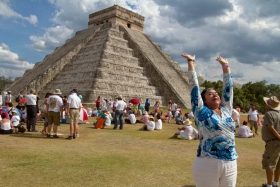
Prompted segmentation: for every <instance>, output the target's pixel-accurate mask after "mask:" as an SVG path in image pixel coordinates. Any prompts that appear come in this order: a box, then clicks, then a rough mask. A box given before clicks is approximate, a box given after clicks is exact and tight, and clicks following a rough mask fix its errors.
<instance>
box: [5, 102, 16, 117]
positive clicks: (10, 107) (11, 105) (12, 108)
mask: <svg viewBox="0 0 280 187" xmlns="http://www.w3.org/2000/svg"><path fill="white" fill-rule="evenodd" d="M13 110H14V105H13V103H8V108H7V110H6V112H8V114H9V119H11V118H12V116H13V113H12V112H13Z"/></svg>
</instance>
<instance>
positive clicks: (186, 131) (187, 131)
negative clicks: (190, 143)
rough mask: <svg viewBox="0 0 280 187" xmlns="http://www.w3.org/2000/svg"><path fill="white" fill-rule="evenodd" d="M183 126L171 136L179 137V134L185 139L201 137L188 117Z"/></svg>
mask: <svg viewBox="0 0 280 187" xmlns="http://www.w3.org/2000/svg"><path fill="white" fill-rule="evenodd" d="M184 124H185V125H184V126H183V127H179V128H178V130H177V132H176V133H175V134H174V135H173V136H171V138H177V137H178V136H179V135H180V136H181V138H182V139H184V140H193V139H194V140H197V139H199V135H198V131H197V130H196V129H195V128H193V126H192V125H191V124H192V122H191V121H190V120H189V119H186V120H185V122H184Z"/></svg>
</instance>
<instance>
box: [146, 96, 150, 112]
mask: <svg viewBox="0 0 280 187" xmlns="http://www.w3.org/2000/svg"><path fill="white" fill-rule="evenodd" d="M150 105H151V103H150V101H149V99H146V102H145V111H147V112H148V113H149V110H150Z"/></svg>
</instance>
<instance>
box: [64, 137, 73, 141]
mask: <svg viewBox="0 0 280 187" xmlns="http://www.w3.org/2000/svg"><path fill="white" fill-rule="evenodd" d="M65 139H67V140H73V136H68V137H67V138H65Z"/></svg>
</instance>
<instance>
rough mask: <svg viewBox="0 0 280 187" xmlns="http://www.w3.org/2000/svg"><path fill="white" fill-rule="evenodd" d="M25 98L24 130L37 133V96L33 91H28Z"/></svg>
mask: <svg viewBox="0 0 280 187" xmlns="http://www.w3.org/2000/svg"><path fill="white" fill-rule="evenodd" d="M25 98H26V114H27V116H26V128H27V131H28V132H30V130H32V132H37V130H36V128H35V126H36V120H37V105H36V102H37V95H36V93H35V89H33V88H32V89H30V91H29V94H27V95H26V96H25Z"/></svg>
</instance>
